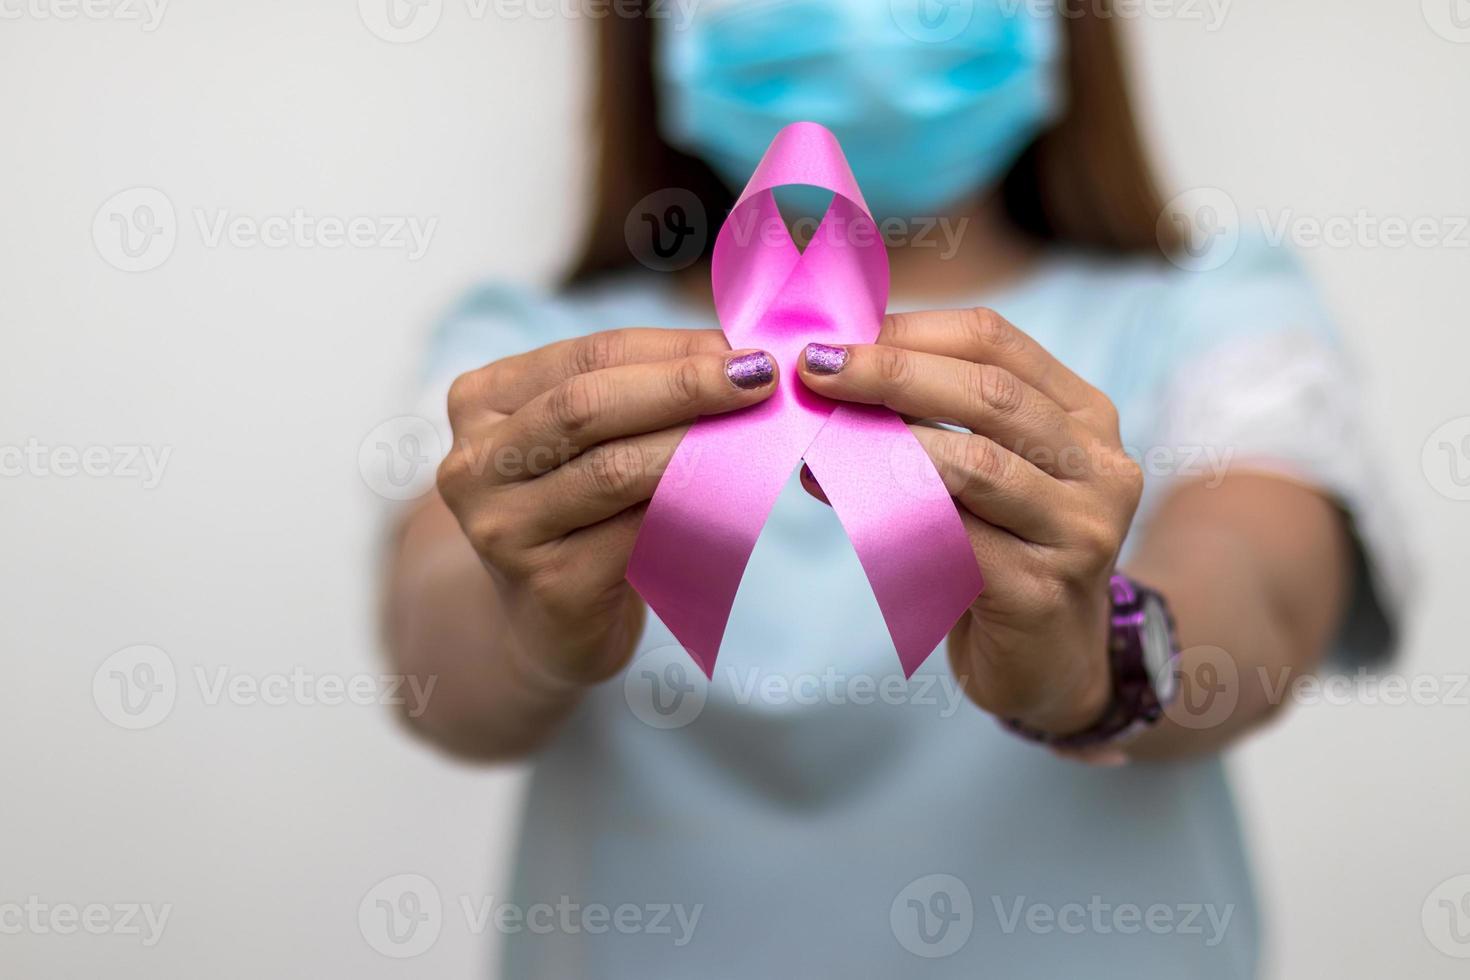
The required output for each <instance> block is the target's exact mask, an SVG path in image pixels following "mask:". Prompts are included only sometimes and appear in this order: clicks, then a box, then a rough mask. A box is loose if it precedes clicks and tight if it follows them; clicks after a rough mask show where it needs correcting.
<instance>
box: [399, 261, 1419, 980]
mask: <svg viewBox="0 0 1470 980" xmlns="http://www.w3.org/2000/svg"><path fill="white" fill-rule="evenodd" d="M945 305H950V306H955V305H988V306H994V307H995V308H996V309H998V310H999V311H1000V312H1001V313H1002V314H1003V315H1005V316H1006V317H1007V318H1008V319H1009V320H1011V322H1013V323H1015V324H1016V325H1018V326H1019V327H1021V329H1023V330H1025V331H1027V332H1028V333H1030V334H1031V335H1032V336H1033V337H1035V338H1036V339H1037V340H1038V341H1040V342H1041V343H1042V344H1043V345H1045V346H1046V347H1047V348H1048V349H1049V350H1051V351H1052V352H1053V353H1054V354H1056V355H1057V356H1058V357H1059V358H1060V359H1061V360H1062V361H1064V362H1065V363H1067V364H1068V365H1069V366H1070V367H1071V368H1072V369H1073V370H1075V371H1077V372H1078V373H1079V374H1081V375H1082V376H1083V377H1085V378H1087V379H1088V380H1089V381H1091V382H1092V383H1094V384H1095V385H1097V386H1098V387H1100V388H1101V389H1102V390H1103V391H1105V392H1106V393H1107V394H1108V395H1109V396H1110V397H1111V398H1112V399H1113V401H1114V403H1115V404H1116V405H1117V406H1118V409H1119V412H1120V415H1121V418H1122V427H1123V435H1124V442H1125V444H1126V445H1127V446H1128V447H1129V449H1130V450H1131V451H1133V452H1134V453H1135V454H1136V455H1137V456H1138V457H1139V458H1140V460H1141V462H1142V463H1143V465H1144V469H1145V473H1146V479H1147V486H1148V489H1147V491H1146V494H1145V500H1144V504H1143V506H1142V508H1141V510H1140V514H1139V518H1138V521H1137V522H1136V523H1135V528H1136V527H1138V526H1141V525H1142V524H1143V523H1144V522H1146V521H1147V520H1148V515H1149V513H1150V511H1151V510H1152V508H1153V507H1154V506H1155V504H1156V503H1157V501H1158V499H1159V497H1160V496H1161V494H1163V493H1164V492H1166V490H1167V487H1168V485H1169V484H1170V483H1171V482H1172V481H1174V480H1178V479H1187V478H1192V479H1204V480H1218V479H1219V477H1220V476H1221V475H1223V472H1224V471H1225V469H1226V468H1237V469H1238V468H1247V467H1248V468H1253V469H1267V470H1271V471H1275V472H1279V473H1281V474H1282V475H1284V476H1287V477H1289V478H1293V479H1299V480H1302V481H1305V482H1307V483H1309V484H1312V485H1315V486H1318V487H1320V488H1322V489H1323V490H1324V491H1326V492H1329V493H1331V494H1333V495H1334V496H1336V497H1337V498H1338V499H1339V500H1340V501H1342V503H1343V504H1344V506H1345V507H1346V508H1347V509H1348V510H1349V512H1350V513H1352V514H1353V516H1354V519H1355V528H1356V531H1357V534H1358V537H1359V539H1360V543H1361V545H1362V551H1363V554H1364V557H1365V563H1364V565H1365V569H1367V571H1368V572H1371V574H1365V575H1364V576H1363V577H1362V578H1361V581H1360V582H1359V588H1358V595H1357V598H1356V599H1355V600H1354V613H1353V615H1352V616H1351V617H1350V623H1349V624H1348V625H1347V627H1346V628H1345V630H1344V644H1343V650H1342V651H1341V652H1342V653H1343V654H1344V655H1354V654H1355V655H1359V656H1362V655H1372V654H1373V653H1375V652H1380V651H1382V650H1383V649H1384V648H1385V647H1386V644H1387V642H1388V639H1389V638H1388V635H1387V630H1386V629H1385V627H1386V623H1387V621H1386V619H1385V617H1384V615H1383V611H1384V609H1386V608H1392V607H1393V605H1394V602H1395V597H1396V589H1395V581H1396V578H1397V574H1396V572H1397V566H1396V563H1395V561H1394V560H1392V559H1391V558H1390V557H1386V556H1385V555H1386V553H1387V552H1391V551H1392V550H1393V549H1392V540H1393V538H1392V529H1391V528H1390V527H1389V524H1388V516H1387V514H1386V513H1385V511H1384V509H1383V508H1382V507H1381V505H1380V504H1379V503H1378V502H1377V501H1378V497H1377V494H1376V491H1375V490H1374V489H1373V487H1372V479H1371V473H1370V472H1369V470H1368V468H1367V467H1366V465H1365V456H1364V453H1363V451H1362V448H1361V445H1360V442H1359V439H1358V431H1357V430H1358V426H1357V420H1356V414H1355V412H1354V408H1353V405H1354V401H1355V399H1354V389H1353V388H1352V386H1351V383H1350V381H1349V379H1348V378H1347V376H1346V373H1345V369H1344V368H1343V363H1342V358H1341V356H1340V354H1339V351H1338V348H1337V345H1336V342H1335V340H1334V337H1333V334H1332V331H1331V329H1330V326H1329V325H1328V323H1327V322H1326V318H1325V316H1324V315H1323V312H1322V309H1321V307H1320V306H1319V304H1318V303H1317V301H1316V299H1315V298H1314V296H1313V294H1312V292H1311V290H1310V289H1309V288H1308V287H1307V286H1306V285H1305V284H1304V282H1303V280H1302V278H1301V277H1300V275H1299V274H1298V273H1297V272H1296V271H1295V270H1294V268H1293V266H1292V265H1291V264H1290V263H1289V262H1287V261H1286V260H1285V259H1283V258H1282V257H1281V256H1280V255H1277V254H1275V253H1273V252H1270V251H1268V250H1265V249H1264V248H1256V247H1246V248H1245V249H1243V250H1242V251H1241V252H1240V253H1239V254H1237V255H1236V256H1235V257H1234V258H1232V259H1231V260H1230V261H1229V262H1228V263H1227V264H1226V265H1225V266H1224V267H1223V268H1221V269H1219V270H1216V271H1214V272H1210V273H1189V272H1183V271H1180V270H1177V269H1174V268H1172V267H1170V266H1167V265H1164V264H1161V263H1151V262H1146V261H1142V260H1129V261H1119V260H1103V259H1096V258H1089V257H1085V256H1081V255H1072V254H1061V255H1057V256H1055V257H1053V258H1051V259H1049V260H1047V261H1046V262H1045V263H1044V264H1043V266H1042V267H1041V268H1040V269H1039V270H1038V271H1036V272H1035V274H1034V275H1032V276H1031V277H1030V278H1029V279H1028V280H1027V281H1026V282H1025V283H1023V284H1021V285H1019V286H1017V287H1015V288H1012V289H1009V290H1007V291H1005V292H1003V293H1000V294H996V295H991V296H979V295H977V296H975V297H974V298H973V299H972V300H971V301H969V302H968V303H953V302H951V303H947V304H945ZM715 325H716V324H715V321H714V319H713V315H712V313H711V312H710V311H709V310H705V309H700V308H698V307H695V306H693V305H690V303H689V302H688V301H687V300H685V299H682V298H681V297H680V296H679V295H678V294H677V293H676V292H675V291H674V290H673V289H672V288H671V284H670V282H669V280H668V279H667V278H661V277H658V276H654V275H650V274H629V275H627V276H625V277H621V278H616V279H613V280H610V281H608V282H605V283H603V284H602V285H600V286H597V287H594V288H588V289H584V290H581V291H578V292H575V293H573V294H570V295H561V296H547V295H540V294H535V293H532V292H529V291H524V290H518V289H510V288H504V287H487V288H484V289H481V290H479V291H477V292H475V293H473V294H472V295H471V296H470V297H469V298H468V299H467V300H466V302H465V303H464V304H463V306H462V307H461V309H459V310H458V311H457V312H456V313H455V314H454V315H453V316H452V317H450V318H449V319H448V320H447V321H446V322H445V323H444V324H443V325H442V326H441V328H440V329H439V330H438V332H437V333H436V335H435V338H434V340H433V343H432V349H431V351H430V355H429V360H428V364H429V368H428V378H429V382H430V384H429V390H430V394H429V396H428V399H429V401H428V404H429V405H430V406H431V407H429V408H426V409H425V411H426V412H429V411H433V412H436V413H437V414H436V415H434V416H432V417H434V418H436V419H439V420H440V421H441V422H442V393H443V390H444V387H445V386H447V384H448V382H449V381H450V380H451V379H452V377H453V376H454V375H456V374H458V373H461V372H463V371H466V370H470V369H473V368H476V367H479V366H481V365H483V364H485V363H487V362H489V361H492V360H495V359H497V358H499V357H502V356H505V355H507V354H511V353H516V352H519V351H523V350H526V349H530V348H532V347H536V346H539V345H542V344H545V343H549V342H551V341H554V340H559V339H563V338H567V337H571V336H576V335H579V334H583V333H588V332H592V331H596V330H603V329H610V328H616V327H623V326H669V327H711V326H715ZM1380 558H1382V560H1380ZM1038 655H1041V654H1040V653H1038ZM1218 677H1219V675H1218V672H1217V673H1216V674H1213V675H1211V679H1208V680H1205V681H1201V682H1200V683H1198V684H1195V685H1193V686H1192V687H1191V685H1190V680H1191V679H1190V678H1186V679H1185V680H1186V696H1192V697H1193V698H1194V699H1195V701H1194V708H1192V709H1191V710H1197V711H1200V712H1202V714H1200V715H1199V716H1198V717H1200V718H1202V719H1205V720H1206V721H1207V720H1208V718H1209V717H1210V715H1209V712H1211V711H1214V712H1216V715H1215V717H1219V715H1218V712H1219V711H1221V710H1228V706H1225V707H1223V708H1222V705H1223V702H1220V703H1214V702H1215V700H1217V699H1218V698H1226V699H1228V698H1229V697H1230V693H1229V691H1228V690H1225V689H1223V688H1220V687H1219V684H1218V683H1217V680H1218ZM1222 692H1223V693H1222ZM510 901H511V902H512V903H514V905H515V906H516V907H517V908H519V909H520V910H521V911H522V912H523V913H524V914H525V915H526V920H525V922H524V923H522V924H520V925H519V926H517V927H515V928H514V929H510V930H507V932H508V934H507V935H506V936H505V938H504V942H505V962H504V973H505V976H507V977H510V978H517V980H518V978H522V977H549V978H556V980H563V978H574V977H587V978H593V977H596V978H639V980H643V978H648V977H691V978H693V977H699V978H711V980H714V978H725V977H728V978H732V980H733V978H739V980H748V978H753V977H761V978H765V977H843V978H861V977H873V978H884V980H887V978H896V977H905V978H907V977H945V978H950V977H954V978H960V977H963V978H974V977H1004V978H1008V980H1022V978H1045V980H1056V978H1072V977H1082V976H1086V977H1089V978H1095V980H1109V978H1117V980H1125V978H1126V980H1141V978H1151V977H1158V978H1169V980H1176V978H1179V977H1191V978H1197V980H1210V978H1240V977H1248V976H1251V975H1253V973H1254V969H1255V963H1256V959H1257V955H1258V948H1259V926H1258V923H1257V919H1256V910H1255V902H1254V899H1253V898H1252V894H1251V882H1250V876H1249V873H1248V869H1247V865H1246V858H1245V855H1244V852H1243V850H1242V844H1241V838H1240V833H1239V829H1238V827H1237V822H1236V815H1235V805H1234V802H1233V801H1232V799H1231V794H1230V790H1229V787H1228V786H1227V784H1226V780H1225V776H1224V773H1223V770H1222V766H1221V763H1220V761H1219V760H1218V759H1216V758H1204V759H1199V760H1195V761H1190V762H1182V763H1174V764H1148V765H1143V764H1135V765H1131V766H1128V767H1124V768H1120V769H1097V768H1089V767H1087V766H1083V765H1080V764H1077V763H1072V762H1067V761H1062V760H1060V759H1057V758H1055V757H1053V756H1052V755H1050V754H1049V753H1048V752H1046V751H1045V750H1043V749H1040V748H1038V747H1036V746H1033V745H1030V744H1027V743H1025V742H1022V741H1019V740H1017V739H1016V738H1014V737H1012V736H1010V735H1008V734H1007V733H1005V732H1004V731H1002V730H1001V729H1000V728H999V727H998V725H997V724H996V722H995V720H994V719H993V718H991V717H989V716H988V715H986V714H985V713H983V712H981V711H980V710H979V709H977V708H976V707H975V706H974V705H972V704H971V703H969V702H968V701H966V700H965V699H964V697H963V695H962V694H961V693H960V691H959V688H958V686H957V685H956V683H955V681H954V679H953V677H952V675H951V673H950V668H949V665H948V663H947V658H946V657H945V655H944V652H943V651H942V650H941V651H939V652H937V653H936V654H935V655H934V656H932V657H931V658H930V659H929V661H928V662H927V663H926V664H925V665H924V667H923V668H921V669H920V671H919V672H918V673H917V674H916V675H915V676H914V678H913V679H912V680H911V681H908V682H905V681H904V679H903V675H902V673H901V671H900V669H899V665H898V661H897V658H896V656H895V654H894V651H893V648H892V646H891V644H890V641H889V639H888V634H887V631H886V630H885V628H884V624H883V620H882V618H881V616H880V614H879V612H878V609H877V606H876V604H875V602H874V600H873V597H872V594H871V592H870V591H869V589H868V585H867V582H866V580H865V578H864V576H863V573H862V570H861V568H860V567H859V565H858V562H857V559H856V557H855V556H854V555H853V552H852V549H851V547H850V545H849V543H848V541H847V539H846V537H845V536H844V535H843V532H842V529H841V528H840V526H839V525H838V522H837V520H836V518H835V516H834V515H833V514H832V513H831V511H830V510H829V509H828V508H827V507H826V506H824V505H823V504H821V503H819V502H817V501H816V500H814V499H812V498H811V497H810V496H808V495H807V494H806V493H805V492H804V491H803V490H802V489H801V487H800V486H799V485H798V483H797V482H796V480H795V478H793V480H792V482H791V484H790V485H789V486H788V487H787V489H786V492H785V493H784V494H783V495H782V497H781V498H780V500H779V502H778V503H777V504H776V507H775V510H774V512H773V513H772V514H771V518H770V522H769V524H768V525H767V526H766V529H765V532H764V534H763V535H762V537H761V539H760V543H759V545H758V546H757V548H756V550H755V554H754V556H753V557H752V559H751V562H750V566H749V569H748V571H747V572H746V575H745V579H744V583H743V585H742V587H741V590H740V594H739V597H738V598H737V600H736V603H735V609H734V614H733V616H732V618H731V620H730V625H729V630H728V632H727V633H726V637H725V643H724V646H723V648H722V651H721V654H720V659H719V663H718V667H717V669H716V672H715V676H714V679H713V680H712V681H706V680H705V678H704V677H703V675H702V674H701V673H700V672H699V670H698V669H697V668H695V667H694V666H693V664H692V663H691V662H689V661H688V660H687V658H686V657H685V655H684V654H683V652H682V651H681V650H680V649H679V648H678V647H677V645H676V644H675V643H674V641H673V639H672V637H671V636H670V634H669V632H668V630H667V629H666V628H665V627H664V626H663V624H662V623H661V622H659V621H658V620H657V619H656V618H655V617H653V616H650V618H649V625H648V628H647V631H646V633H645V636H644V637H643V640H642V642H641V643H640V644H639V646H638V652H637V654H636V655H635V657H634V660H633V662H632V664H631V665H630V666H629V667H628V669H627V671H626V672H625V673H624V674H623V675H622V676H620V677H618V678H616V679H614V680H612V681H609V682H608V683H606V684H604V685H602V686H600V687H598V688H597V689H595V690H593V691H591V692H589V694H588V695H587V697H586V699H585V700H584V701H583V702H582V704H581V705H580V706H579V708H578V709H577V711H576V712H575V714H574V715H573V717H572V718H571V719H570V720H569V722H568V723H567V724H566V726H565V727H564V729H563V730H562V731H561V732H560V733H559V735H558V737H557V738H556V739H555V741H554V742H553V743H552V744H551V745H550V746H549V747H548V748H547V749H545V750H544V751H543V753H542V754H541V755H539V756H538V757H537V759H536V760H535V763H534V775H533V778H532V782H531V787H530V793H529V799H528V801H527V805H526V813H525V816H524V824H523V829H522V832H521V840H520V847H519V854H518V861H517V873H516V879H515V883H514V888H513V891H512V894H511V895H510Z"/></svg>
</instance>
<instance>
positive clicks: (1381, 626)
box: [1142, 245, 1410, 668]
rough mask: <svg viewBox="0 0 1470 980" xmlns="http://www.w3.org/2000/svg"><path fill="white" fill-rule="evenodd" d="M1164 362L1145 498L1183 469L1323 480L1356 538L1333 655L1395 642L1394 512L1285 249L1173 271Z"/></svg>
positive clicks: (1403, 565)
mask: <svg viewBox="0 0 1470 980" xmlns="http://www.w3.org/2000/svg"><path fill="white" fill-rule="evenodd" d="M1164 315H1165V316H1166V317H1168V318H1169V320H1170V322H1171V323H1172V324H1173V329H1172V330H1171V331H1170V333H1171V334H1172V336H1173V338H1174V344H1173V350H1172V352H1171V354H1172V356H1171V357H1170V360H1171V362H1172V363H1171V365H1170V367H1169V370H1168V371H1167V372H1164V379H1163V380H1162V381H1161V382H1160V383H1159V384H1158V385H1157V386H1156V387H1155V389H1154V392H1153V395H1152V399H1151V400H1152V401H1153V405H1152V406H1151V407H1152V412H1151V414H1152V417H1153V418H1154V419H1155V420H1156V422H1155V426H1154V438H1153V440H1151V441H1152V443H1153V445H1154V446H1155V447H1158V448H1159V449H1160V450H1161V451H1162V455H1161V456H1160V457H1159V459H1164V460H1169V461H1171V462H1173V463H1177V462H1178V461H1180V460H1184V459H1189V458H1193V459H1195V460H1198V461H1199V462H1198V463H1197V465H1196V467H1195V469H1194V470H1192V471H1186V470H1185V468H1183V467H1181V466H1177V465H1170V466H1168V467H1167V472H1164V473H1162V474H1158V476H1157V478H1154V477H1155V474H1152V473H1150V462H1149V460H1148V459H1147V458H1145V459H1144V460H1143V461H1142V462H1143V466H1144V470H1145V474H1146V476H1148V477H1149V479H1148V481H1147V482H1148V484H1149V490H1148V491H1146V495H1145V502H1144V505H1145V506H1144V509H1145V510H1147V509H1151V507H1152V506H1153V505H1155V504H1156V503H1157V502H1158V500H1159V499H1161V497H1162V495H1163V494H1164V493H1165V492H1167V490H1168V489H1169V487H1170V486H1171V485H1172V484H1175V483H1177V482H1178V481H1179V480H1180V479H1182V478H1186V477H1187V478H1191V479H1199V478H1203V479H1206V480H1209V481H1216V482H1217V481H1218V480H1220V479H1222V478H1223V477H1224V476H1225V475H1226V474H1227V473H1234V472H1265V473H1270V474H1273V475H1277V476H1280V477H1283V478H1285V479H1290V480H1293V481H1296V482H1299V483H1301V484H1304V485H1307V486H1310V487H1313V488H1315V489H1318V490H1320V491H1321V492H1323V493H1324V494H1327V495H1328V496H1330V497H1331V498H1332V499H1333V500H1334V501H1336V502H1337V503H1338V504H1339V505H1340V506H1341V507H1342V509H1343V511H1344V513H1345V514H1346V515H1347V517H1348V519H1349V521H1350V527H1351V532H1352V537H1353V545H1354V557H1353V562H1354V575H1353V589H1352V597H1351V600H1350V604H1349V607H1348V610H1347V613H1346V616H1345V618H1344V623H1343V626H1342V630H1341V633H1340V635H1339V637H1338V641H1337V644H1336V649H1335V651H1334V657H1333V660H1334V662H1335V664H1336V665H1337V666H1339V667H1348V668H1351V667H1357V666H1363V665H1366V664H1369V663H1372V662H1374V661H1378V660H1382V659H1384V658H1386V657H1387V656H1389V655H1390V654H1391V652H1392V651H1393V649H1394V647H1395V646H1396V644H1397V640H1398V636H1399V632H1400V624H1401V617H1402V611H1403V607H1404V601H1405V597H1406V593H1407V592H1408V588H1409V579H1410V563H1409V560H1408V554H1407V549H1406V547H1405V543H1404V539H1403V536H1402V532H1401V528H1400V523H1399V520H1398V515H1397V513H1396V510H1395V508H1394V506H1393V502H1392V501H1391V499H1390V496H1389V494H1388V491H1387V488H1386V487H1385V486H1383V485H1382V483H1381V482H1380V480H1379V478H1378V475H1377V471H1376V468H1375V467H1374V466H1373V465H1372V461H1373V459H1374V454H1373V452H1372V449H1371V444H1370V440H1369V437H1368V435H1367V434H1366V433H1365V431H1364V430H1365V426H1364V419H1363V413H1362V404H1361V401H1362V400H1361V394H1360V393H1361V391H1362V386H1361V385H1360V384H1359V383H1358V381H1357V378H1356V376H1355V371H1354V368H1353V364H1352V362H1351V359H1350V358H1349V357H1348V355H1347V353H1346V351H1345V350H1344V348H1343V346H1342V344H1341V343H1340V341H1339V338H1338V336H1337V333H1336V332H1335V330H1334V329H1333V327H1332V324H1331V321H1330V318H1329V317H1328V315H1327V313H1326V311H1325V310H1324V308H1323V307H1322V305H1321V303H1320V302H1319V301H1318V299H1317V297H1316V295H1315V293H1314V291H1313V290H1312V288H1311V286H1310V284H1309V283H1308V281H1307V280H1306V278H1305V276H1304V275H1303V274H1302V273H1301V271H1300V270H1299V268H1298V267H1297V266H1296V264H1295V262H1293V261H1292V260H1291V258H1290V256H1289V255H1287V254H1285V253H1284V252H1282V251H1281V250H1280V249H1268V248H1266V247H1265V246H1264V245H1260V246H1257V247H1254V248H1247V249H1245V250H1244V251H1243V252H1242V253H1241V254H1238V255H1237V256H1236V257H1235V258H1233V259H1232V260H1231V262H1230V263H1229V264H1227V265H1226V266H1224V267H1223V268H1221V269H1219V270H1216V271H1213V272H1210V273H1204V274H1197V273H1191V274H1186V275H1184V276H1182V277H1181V281H1180V283H1179V284H1178V285H1177V286H1176V287H1175V288H1173V289H1172V290H1170V295H1169V296H1168V298H1167V300H1166V301H1165V312H1164Z"/></svg>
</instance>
